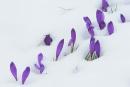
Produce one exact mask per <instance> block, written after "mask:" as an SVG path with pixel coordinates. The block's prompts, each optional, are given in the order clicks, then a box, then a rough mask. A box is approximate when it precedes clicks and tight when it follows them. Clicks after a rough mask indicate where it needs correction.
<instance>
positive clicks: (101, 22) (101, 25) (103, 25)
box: [96, 10, 106, 30]
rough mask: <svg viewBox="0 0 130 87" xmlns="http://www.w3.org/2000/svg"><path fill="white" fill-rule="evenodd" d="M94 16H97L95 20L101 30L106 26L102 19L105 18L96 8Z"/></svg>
mask: <svg viewBox="0 0 130 87" xmlns="http://www.w3.org/2000/svg"><path fill="white" fill-rule="evenodd" d="M96 18H97V22H98V25H99V27H100V29H101V30H102V29H104V28H105V27H106V24H105V22H104V19H105V17H104V13H103V12H102V11H100V10H97V11H96Z"/></svg>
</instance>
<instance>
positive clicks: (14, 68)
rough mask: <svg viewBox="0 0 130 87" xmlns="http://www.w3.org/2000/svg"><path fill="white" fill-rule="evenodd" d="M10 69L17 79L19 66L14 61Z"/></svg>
mask: <svg viewBox="0 0 130 87" xmlns="http://www.w3.org/2000/svg"><path fill="white" fill-rule="evenodd" d="M10 71H11V73H12V75H13V76H14V78H15V80H16V81H17V80H18V79H17V68H16V66H15V64H14V63H13V62H11V63H10Z"/></svg>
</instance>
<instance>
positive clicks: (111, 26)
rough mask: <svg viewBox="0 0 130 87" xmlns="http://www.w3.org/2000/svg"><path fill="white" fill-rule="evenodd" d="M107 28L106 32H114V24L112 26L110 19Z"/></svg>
mask: <svg viewBox="0 0 130 87" xmlns="http://www.w3.org/2000/svg"><path fill="white" fill-rule="evenodd" d="M107 29H108V34H109V35H111V34H113V33H114V26H113V23H112V21H110V22H109V23H108V26H107Z"/></svg>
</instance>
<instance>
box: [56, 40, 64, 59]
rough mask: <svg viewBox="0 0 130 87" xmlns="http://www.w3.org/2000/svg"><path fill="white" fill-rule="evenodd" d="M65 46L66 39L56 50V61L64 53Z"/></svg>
mask: <svg viewBox="0 0 130 87" xmlns="http://www.w3.org/2000/svg"><path fill="white" fill-rule="evenodd" d="M63 45H64V39H62V40H61V41H60V42H59V44H58V46H57V49H56V61H57V60H58V57H59V55H60V53H61V51H62V48H63Z"/></svg>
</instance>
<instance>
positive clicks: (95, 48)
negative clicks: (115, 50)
mask: <svg viewBox="0 0 130 87" xmlns="http://www.w3.org/2000/svg"><path fill="white" fill-rule="evenodd" d="M100 50H101V48H100V42H99V40H97V41H95V38H94V37H91V39H90V44H89V53H88V54H87V56H86V57H85V59H86V60H87V61H92V60H94V59H97V58H99V57H100Z"/></svg>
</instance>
